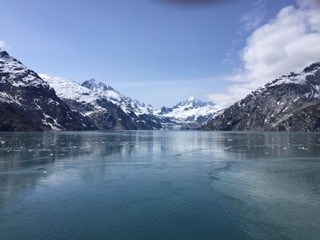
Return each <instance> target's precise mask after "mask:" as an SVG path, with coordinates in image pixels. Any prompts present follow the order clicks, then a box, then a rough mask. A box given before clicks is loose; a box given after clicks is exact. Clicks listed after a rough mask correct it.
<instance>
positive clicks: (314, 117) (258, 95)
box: [203, 63, 320, 131]
mask: <svg viewBox="0 0 320 240" xmlns="http://www.w3.org/2000/svg"><path fill="white" fill-rule="evenodd" d="M203 129H204V130H217V131H231V130H232V131H320V63H315V64H312V65H311V66H309V67H307V68H305V69H304V70H303V71H302V72H301V73H298V74H295V73H291V74H290V75H288V76H282V77H281V78H279V79H276V80H274V81H273V82H270V83H268V84H266V85H265V86H263V87H261V88H259V89H257V90H256V91H254V92H252V93H251V94H249V95H248V96H247V97H245V98H244V99H242V100H241V101H239V102H237V103H235V104H234V105H232V106H231V107H229V108H227V109H225V110H224V111H223V112H222V113H220V114H219V115H218V116H216V117H215V118H214V119H213V120H212V121H210V122H209V123H208V124H207V125H206V126H204V127H203Z"/></svg>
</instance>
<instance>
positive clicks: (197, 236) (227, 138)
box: [0, 131, 320, 240]
mask: <svg viewBox="0 0 320 240" xmlns="http://www.w3.org/2000/svg"><path fill="white" fill-rule="evenodd" d="M0 239H1V240H3V239H5V240H7V239H8V240H19V239H21V240H29V239H30V240H37V239H41V240H46V239H50V240H51V239H57V240H58V239H59V240H60V239H75V240H82V239H115V240H122V239H125V240H130V239H139V240H143V239H148V240H153V239H166V240H167V239H175V240H179V239H194V240H201V239H237V240H241V239H282V240H286V239H297V240H301V239H306V240H307V239H315V240H318V239H320V135H319V134H307V133H289V134H288V133H217V132H174V131H172V132H171V131H168V132H166V131H124V132H58V133H0Z"/></svg>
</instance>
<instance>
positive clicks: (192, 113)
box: [155, 97, 219, 128]
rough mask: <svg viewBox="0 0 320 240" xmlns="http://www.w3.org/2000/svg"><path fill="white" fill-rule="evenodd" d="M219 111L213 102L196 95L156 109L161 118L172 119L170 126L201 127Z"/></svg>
mask: <svg viewBox="0 0 320 240" xmlns="http://www.w3.org/2000/svg"><path fill="white" fill-rule="evenodd" d="M218 112H219V111H218V110H217V109H216V108H215V106H214V104H213V103H212V102H204V101H201V100H198V99H196V98H195V97H189V98H188V99H187V100H185V101H182V102H179V103H178V104H176V105H175V106H173V107H170V108H168V107H162V108H161V109H158V110H156V111H155V114H156V115H157V116H159V117H160V118H167V119H170V120H171V124H169V125H170V126H174V125H177V126H180V127H181V128H199V127H201V126H202V125H204V124H206V123H207V122H208V121H209V120H211V119H212V118H213V117H214V116H215V115H216V114H217V113H218Z"/></svg>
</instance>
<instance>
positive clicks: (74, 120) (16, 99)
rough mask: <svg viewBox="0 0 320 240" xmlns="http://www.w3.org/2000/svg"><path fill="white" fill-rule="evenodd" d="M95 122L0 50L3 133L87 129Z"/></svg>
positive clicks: (0, 95)
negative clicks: (65, 101) (73, 107)
mask: <svg viewBox="0 0 320 240" xmlns="http://www.w3.org/2000/svg"><path fill="white" fill-rule="evenodd" d="M86 129H95V127H94V125H93V124H92V121H91V120H90V119H89V118H87V117H85V116H83V115H81V114H80V113H79V112H78V111H75V110H73V109H71V108H70V107H69V106H68V105H67V104H66V103H64V102H63V101H62V100H61V99H60V98H59V97H58V96H57V95H56V93H55V91H54V90H53V89H52V88H50V86H49V85H48V84H47V83H46V82H45V81H43V80H42V79H41V77H39V75H38V74H37V73H35V72H34V71H32V70H30V69H28V68H27V67H26V66H24V65H23V64H22V63H21V62H20V61H18V60H17V59H15V58H13V57H12V56H10V55H9V54H8V53H7V52H6V51H1V50H0V131H27V130H34V131H43V130H86Z"/></svg>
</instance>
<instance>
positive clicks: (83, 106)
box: [40, 74, 162, 130]
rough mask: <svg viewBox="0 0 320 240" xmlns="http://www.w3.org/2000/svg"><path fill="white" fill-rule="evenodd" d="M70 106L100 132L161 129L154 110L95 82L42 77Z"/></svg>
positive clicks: (91, 80)
mask: <svg viewBox="0 0 320 240" xmlns="http://www.w3.org/2000/svg"><path fill="white" fill-rule="evenodd" d="M40 76H41V77H42V78H43V79H44V80H45V81H46V82H47V83H48V84H49V85H50V86H51V87H52V88H54V89H55V91H56V93H57V95H58V96H59V97H60V98H62V99H63V100H64V101H65V102H66V103H67V104H68V105H69V106H71V107H72V108H75V109H77V110H78V111H79V112H80V113H82V114H83V115H85V116H87V117H89V118H90V119H92V120H93V121H94V123H95V125H96V126H97V128H98V129H105V130H112V129H116V130H137V129H143V130H147V129H160V128H161V127H162V125H161V123H160V121H159V119H158V118H157V117H156V116H154V115H153V108H152V107H151V106H147V105H145V104H142V103H140V102H138V101H137V100H132V99H131V98H129V97H126V96H124V95H122V94H121V93H119V92H118V91H116V90H114V89H113V88H112V87H111V86H109V85H106V84H104V83H101V82H97V81H96V80H94V79H90V80H88V81H85V82H83V83H82V84H81V85H80V84H78V83H75V82H72V81H69V80H65V79H62V78H59V77H50V76H47V75H44V74H41V75H40Z"/></svg>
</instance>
